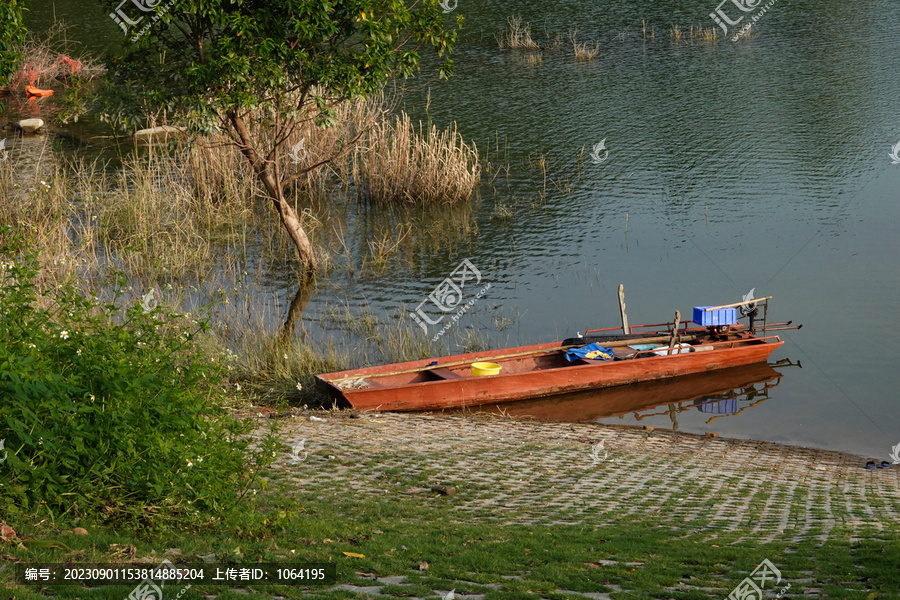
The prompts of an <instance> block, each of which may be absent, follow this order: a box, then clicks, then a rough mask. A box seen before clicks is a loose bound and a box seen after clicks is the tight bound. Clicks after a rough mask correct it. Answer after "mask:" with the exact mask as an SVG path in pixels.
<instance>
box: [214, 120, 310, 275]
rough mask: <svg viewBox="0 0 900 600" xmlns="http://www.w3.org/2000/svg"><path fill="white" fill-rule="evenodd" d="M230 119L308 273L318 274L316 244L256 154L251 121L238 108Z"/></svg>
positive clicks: (241, 147)
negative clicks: (237, 111) (251, 133)
mask: <svg viewBox="0 0 900 600" xmlns="http://www.w3.org/2000/svg"><path fill="white" fill-rule="evenodd" d="M228 121H229V122H230V123H231V125H232V127H233V128H234V131H235V133H236V134H237V136H238V138H239V139H240V141H241V145H240V150H241V154H243V155H244V156H245V157H246V158H247V160H248V161H250V165H251V166H252V167H253V172H254V173H256V177H257V179H259V181H260V183H262V185H263V187H264V188H265V190H266V194H267V195H268V196H269V199H270V200H271V201H272V204H274V206H275V210H276V211H277V212H278V217H279V218H280V219H281V224H282V225H284V228H285V229H287V232H288V235H290V236H291V240H293V242H294V245H295V246H296V247H297V252H298V253H299V254H300V262H302V263H303V266H304V268H305V269H306V273H307V275H312V274H314V273H315V272H316V270H317V268H318V265H317V264H316V255H315V253H314V252H313V247H312V244H310V243H309V238H308V237H307V236H306V232H305V231H303V226H302V225H301V224H300V218H299V217H298V216H297V212H296V211H295V210H294V208H293V207H292V206H291V205H290V204H289V203H288V202H287V201H286V200H285V198H284V194H283V192H282V189H281V185H280V183H279V182H278V181H276V179H275V174H274V172H273V169H272V165H271V164H270V163H268V162H266V161H264V160H262V159H261V158H260V156H259V155H258V154H257V153H256V149H255V148H254V146H253V143H252V140H251V138H250V131H249V130H248V129H247V124H246V123H244V120H243V119H242V118H241V117H240V116H239V115H238V114H237V113H236V112H235V111H228Z"/></svg>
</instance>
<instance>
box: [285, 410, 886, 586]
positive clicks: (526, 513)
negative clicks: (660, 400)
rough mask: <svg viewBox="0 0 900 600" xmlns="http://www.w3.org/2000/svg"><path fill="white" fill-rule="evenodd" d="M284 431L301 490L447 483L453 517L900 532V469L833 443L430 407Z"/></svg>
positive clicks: (710, 536) (785, 532)
mask: <svg viewBox="0 0 900 600" xmlns="http://www.w3.org/2000/svg"><path fill="white" fill-rule="evenodd" d="M281 436H282V440H283V441H284V443H285V444H286V445H287V446H288V447H294V446H297V445H298V444H300V443H301V442H302V450H303V451H302V453H300V454H298V456H299V457H300V459H301V460H298V459H297V458H295V457H294V456H292V454H291V452H286V453H285V455H284V457H282V458H279V462H278V463H276V466H275V468H276V469H283V471H282V472H283V473H284V474H285V475H286V476H288V477H290V478H292V480H293V482H294V483H295V484H296V485H298V486H302V488H303V489H304V490H305V491H306V492H310V491H312V492H315V491H316V490H321V493H322V495H323V496H324V495H328V494H332V493H333V491H334V490H335V489H341V490H344V492H343V493H347V492H348V491H350V490H352V493H353V494H354V495H356V496H357V497H365V496H367V495H373V496H375V495H377V496H379V497H384V495H385V494H391V493H405V494H412V493H433V492H432V491H431V490H429V489H428V486H429V485H431V484H440V485H444V486H452V487H453V488H455V492H456V493H455V498H454V501H453V509H452V510H453V511H454V512H451V513H449V515H450V520H454V521H456V522H466V523H472V522H477V521H479V520H482V521H490V522H497V523H520V524H536V525H537V524H540V525H553V524H577V523H585V522H593V523H611V522H616V521H621V520H623V519H628V518H629V517H632V516H634V517H638V516H647V515H652V516H653V518H654V519H655V520H656V521H657V522H659V523H661V524H664V525H665V524H670V525H671V526H672V528H673V530H677V531H683V532H684V535H685V536H698V539H703V540H717V542H718V543H724V544H729V543H732V544H733V543H741V542H753V543H765V542H771V541H774V540H781V541H787V542H799V541H802V540H806V539H818V540H823V541H824V540H826V539H827V538H829V536H830V535H831V534H832V532H833V531H834V530H835V528H837V527H840V528H841V535H847V534H848V533H849V535H850V537H851V540H852V539H862V538H878V537H879V536H880V533H881V532H882V531H891V530H893V531H898V530H900V468H898V467H897V466H895V467H894V468H892V469H875V470H866V469H863V468H862V466H863V465H864V464H865V459H863V458H861V457H856V456H851V455H848V454H843V453H840V452H832V451H826V450H816V449H807V448H799V447H791V446H782V445H778V444H772V443H767V442H746V441H736V440H729V439H723V438H714V437H702V436H696V435H691V434H684V433H679V432H672V431H668V430H645V429H640V428H634V427H624V426H609V425H599V424H592V423H552V422H542V421H532V420H514V419H509V418H503V417H484V416H460V415H452V416H451V415H447V416H445V415H429V414H390V413H348V412H335V413H324V414H320V416H319V417H318V418H317V420H312V419H309V418H308V417H306V416H300V417H295V418H291V419H286V420H285V423H284V428H283V430H282V431H281ZM454 515H455V516H454ZM389 584H393V585H402V581H401V580H397V581H396V582H393V581H392V582H390V583H389V582H381V581H370V582H365V581H361V582H360V583H359V584H358V585H350V586H348V585H347V584H345V587H344V588H341V589H347V590H352V591H358V592H359V593H362V594H363V595H364V596H368V595H371V594H378V593H379V592H378V590H379V589H380V588H381V587H383V586H384V585H389ZM357 588H359V589H357ZM369 588H372V589H369ZM448 591H449V590H448ZM726 595H727V594H726ZM382 597H383V596H382ZM457 597H459V598H461V597H464V596H457ZM584 597H589V598H607V597H608V596H607V595H606V594H593V595H584ZM806 597H813V596H806ZM476 599H477V596H476V597H473V600H476Z"/></svg>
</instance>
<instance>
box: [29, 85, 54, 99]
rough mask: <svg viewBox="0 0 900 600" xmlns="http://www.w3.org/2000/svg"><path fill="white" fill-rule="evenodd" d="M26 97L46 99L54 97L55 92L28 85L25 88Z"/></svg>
mask: <svg viewBox="0 0 900 600" xmlns="http://www.w3.org/2000/svg"><path fill="white" fill-rule="evenodd" d="M25 95H27V96H29V97H31V96H37V97H38V98H45V97H47V96H52V95H53V90H42V89H40V88H36V87H34V86H33V85H26V86H25Z"/></svg>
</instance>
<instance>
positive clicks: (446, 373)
mask: <svg viewBox="0 0 900 600" xmlns="http://www.w3.org/2000/svg"><path fill="white" fill-rule="evenodd" d="M426 373H428V374H430V375H433V376H434V377H436V378H438V379H462V378H463V376H462V375H460V374H459V373H454V372H453V371H451V370H450V369H445V368H443V367H437V368H434V369H428V370H427V371H426Z"/></svg>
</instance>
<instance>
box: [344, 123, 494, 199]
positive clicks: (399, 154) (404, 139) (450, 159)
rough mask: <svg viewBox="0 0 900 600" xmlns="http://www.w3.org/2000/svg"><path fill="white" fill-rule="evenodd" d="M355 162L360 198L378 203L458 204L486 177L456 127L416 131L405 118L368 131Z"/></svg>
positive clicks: (472, 147)
mask: <svg viewBox="0 0 900 600" xmlns="http://www.w3.org/2000/svg"><path fill="white" fill-rule="evenodd" d="M353 159H354V160H353V171H352V173H353V179H354V181H356V182H357V189H356V192H357V195H358V196H359V197H360V198H366V199H370V200H372V201H374V202H406V203H413V204H421V203H430V202H440V203H445V204H455V203H458V202H462V201H464V200H468V199H469V198H470V197H471V196H472V193H473V191H474V189H475V186H476V185H477V184H478V181H479V179H480V177H481V167H480V164H479V161H478V152H477V149H476V148H475V144H474V142H473V143H471V144H468V143H466V141H465V140H464V139H463V137H462V136H461V135H460V134H459V132H458V131H457V129H456V125H455V124H454V125H452V126H451V127H449V128H448V129H444V130H439V129H438V128H437V127H436V126H435V125H432V126H431V127H426V126H424V125H423V124H422V123H419V127H418V129H417V128H416V127H415V126H414V125H413V123H412V120H411V119H410V118H409V115H407V114H406V113H401V114H400V115H398V116H396V117H394V118H393V119H388V120H385V121H382V122H380V123H378V124H377V125H375V126H374V127H373V128H372V129H371V130H369V132H368V133H367V134H366V136H365V137H364V139H363V142H362V143H361V145H360V147H359V149H358V150H357V152H355V153H354V155H353Z"/></svg>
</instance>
